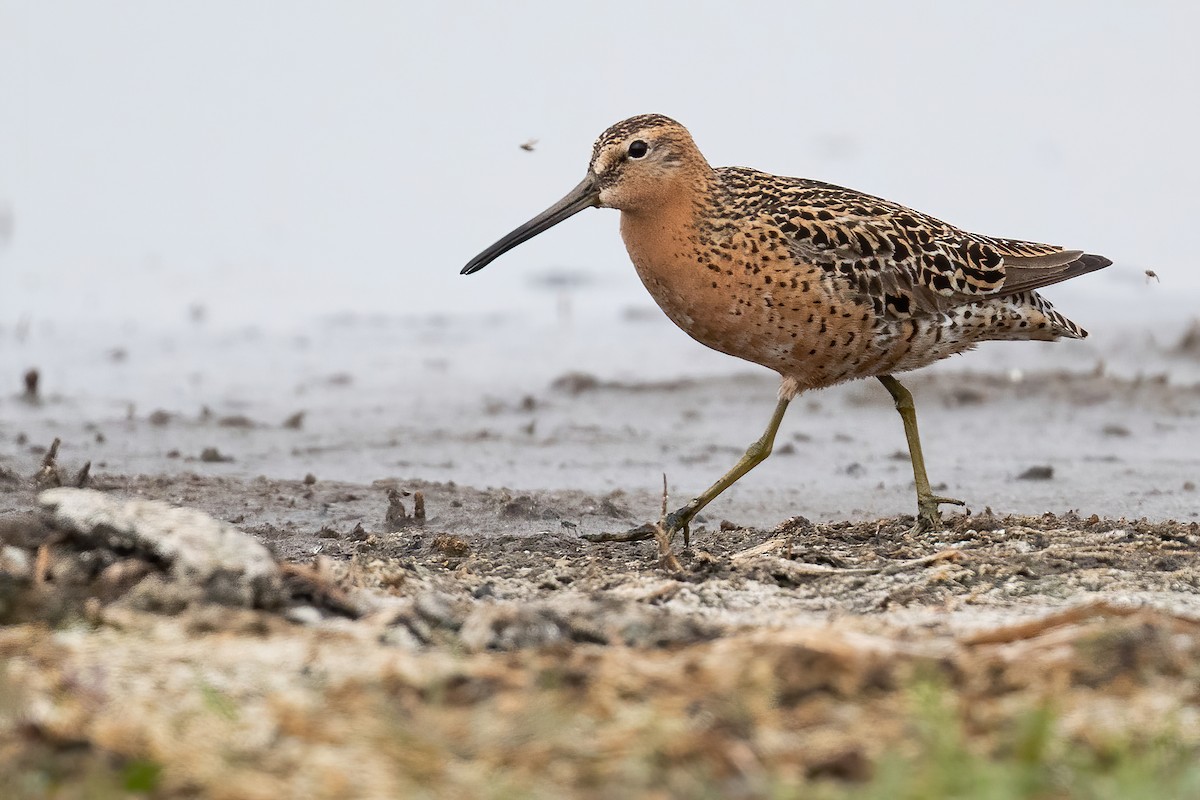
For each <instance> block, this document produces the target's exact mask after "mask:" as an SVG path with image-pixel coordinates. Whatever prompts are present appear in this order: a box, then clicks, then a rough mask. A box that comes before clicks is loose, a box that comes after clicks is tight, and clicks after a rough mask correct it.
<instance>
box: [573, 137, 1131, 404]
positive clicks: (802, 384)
mask: <svg viewBox="0 0 1200 800" xmlns="http://www.w3.org/2000/svg"><path fill="white" fill-rule="evenodd" d="M655 130H664V131H667V132H669V134H670V135H672V136H675V137H677V139H678V140H679V145H678V146H679V147H681V149H683V150H685V151H690V152H688V155H690V156H692V157H693V158H697V159H700V163H699V164H697V166H698V167H699V168H698V169H697V170H696V175H695V177H694V178H693V179H692V184H691V185H690V186H689V190H690V193H691V197H690V198H689V199H690V201H691V206H692V214H691V215H690V218H688V219H685V220H683V221H682V222H683V224H681V225H677V226H676V229H675V230H673V231H671V232H670V233H665V232H663V231H661V230H659V231H653V230H652V231H650V232H645V233H644V232H643V227H644V226H632V227H634V228H635V230H633V231H625V241H626V244H627V245H628V246H629V249H630V253H631V255H632V256H633V259H634V264H635V266H636V267H637V269H638V273H639V274H640V275H641V277H642V280H643V281H644V282H645V284H646V287H647V289H649V291H650V293H651V295H653V296H654V298H655V300H656V301H657V302H658V303H659V305H660V306H662V308H663V310H664V311H665V312H666V313H667V315H668V316H670V317H671V319H672V320H673V321H674V322H675V323H676V324H677V325H679V326H680V327H681V328H683V329H684V330H685V331H687V332H688V333H689V334H691V335H692V336H693V337H694V338H696V339H698V340H699V341H701V342H702V343H704V344H706V345H708V346H709V347H712V348H714V349H717V350H720V351H721V352H724V353H728V354H730V355H733V356H738V357H739V358H744V359H747V360H749V361H753V362H755V363H758V364H762V365H764V366H767V367H770V368H771V369H774V370H776V371H777V372H779V373H780V374H781V375H783V376H784V377H789V378H792V379H794V380H795V381H796V383H797V388H799V389H813V388H819V387H822V386H828V385H831V384H834V383H838V382H840V381H845V380H851V379H854V378H862V377H868V376H873V375H881V374H889V373H893V372H903V371H906V370H911V369H916V368H918V367H922V366H925V365H927V364H929V363H931V362H933V361H936V360H938V359H940V358H944V357H946V356H949V355H952V354H954V353H958V352H961V351H963V350H967V349H970V348H971V347H974V346H975V345H976V344H978V343H979V342H981V341H986V340H989V339H1046V340H1049V339H1057V338H1059V337H1071V338H1082V337H1084V336H1086V335H1087V333H1086V332H1085V331H1084V330H1083V329H1082V328H1080V327H1079V326H1077V325H1076V324H1075V323H1073V322H1071V321H1070V320H1068V319H1067V318H1066V317H1064V316H1062V315H1061V314H1059V313H1058V312H1057V311H1055V310H1054V309H1053V308H1052V307H1051V306H1050V304H1049V303H1048V302H1047V301H1046V300H1045V299H1043V298H1042V297H1040V296H1039V295H1038V294H1037V293H1036V292H1033V291H1032V290H1033V289H1034V288H1036V287H1040V286H1045V285H1048V284H1050V283H1055V282H1058V281H1061V280H1065V279H1067V278H1070V277H1074V276H1075V275H1078V274H1082V273H1083V272H1089V271H1091V270H1094V269H1099V268H1101V267H1103V266H1107V265H1108V264H1109V263H1111V262H1110V261H1109V260H1108V259H1105V258H1101V257H1100V256H1093V255H1086V254H1083V253H1080V252H1079V251H1066V250H1063V249H1062V248H1060V247H1055V246H1052V245H1044V244H1036V243H1033V242H1022V241H1016V240H1011V239H997V238H993V237H987V236H980V235H977V234H972V233H968V232H966V231H962V230H960V229H958V228H955V227H953V226H951V225H948V224H946V223H944V222H941V221H940V220H937V219H934V218H933V217H930V216H927V215H925V214H921V213H918V212H916V211H912V210H911V209H908V208H905V207H904V206H901V205H898V204H896V203H892V202H889V201H887V200H882V199H880V198H877V197H872V196H870V195H866V194H863V193H861V192H856V191H854V190H852V189H845V188H842V187H840V186H833V185H830V184H827V183H821V182H819V181H813V180H806V179H803V178H785V177H780V176H776V175H769V174H767V173H764V172H759V171H757V170H753V169H747V168H745V167H721V168H718V169H711V168H709V167H708V165H707V163H706V162H703V158H702V156H700V154H699V151H698V150H696V149H695V146H694V145H693V144H691V140H690V136H687V134H686V131H683V129H682V128H681V127H680V126H678V124H677V123H675V122H673V121H672V120H669V119H667V118H666V117H661V116H658V115H645V116H642V117H634V118H632V119H630V120H626V121H624V122H621V123H618V124H617V125H615V126H613V127H612V128H610V129H609V130H608V131H606V132H605V133H604V134H603V135H602V136H601V137H600V139H599V141H598V142H597V144H596V148H595V150H594V151H593V153H594V156H593V157H595V153H599V152H602V151H604V150H605V148H612V147H614V146H619V144H620V143H621V142H624V141H625V140H627V139H629V138H630V137H632V136H642V137H649V136H652V135H653V133H652V131H655ZM683 137H686V140H684V138H683ZM689 145H690V147H689ZM623 223H624V220H623ZM624 227H626V226H624V225H623V228H624ZM664 236H667V237H670V240H671V244H672V247H671V248H670V249H671V252H670V254H669V256H667V255H666V254H664V252H663V248H662V247H661V246H658V245H656V244H655V243H647V242H641V241H639V239H641V238H651V237H653V238H661V237H664Z"/></svg>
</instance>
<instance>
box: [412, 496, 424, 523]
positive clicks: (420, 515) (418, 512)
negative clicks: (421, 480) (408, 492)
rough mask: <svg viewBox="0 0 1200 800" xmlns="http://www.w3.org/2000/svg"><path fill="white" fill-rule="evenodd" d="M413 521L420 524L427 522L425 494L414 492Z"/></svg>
mask: <svg viewBox="0 0 1200 800" xmlns="http://www.w3.org/2000/svg"><path fill="white" fill-rule="evenodd" d="M413 519H414V520H415V521H416V522H417V523H418V524H423V523H424V522H425V493H424V492H419V491H418V492H413Z"/></svg>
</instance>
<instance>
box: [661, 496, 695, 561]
mask: <svg viewBox="0 0 1200 800" xmlns="http://www.w3.org/2000/svg"><path fill="white" fill-rule="evenodd" d="M694 516H696V509H694V508H692V504H691V503H688V504H687V505H686V506H684V507H683V508H681V509H679V510H678V511H672V512H671V513H670V514H664V515H663V518H662V519H661V520H660V521H659V523H658V524H659V526H660V527H661V528H662V530H663V533H664V534H666V536H667V538H668V540H670V539H674V538H675V534H676V532H679V533H682V534H683V547H684V549H685V550H686V549H687V548H688V547H690V546H691V544H692V529H691V523H692V517H694Z"/></svg>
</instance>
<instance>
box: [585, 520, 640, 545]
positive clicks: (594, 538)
mask: <svg viewBox="0 0 1200 800" xmlns="http://www.w3.org/2000/svg"><path fill="white" fill-rule="evenodd" d="M655 535H656V532H655V529H654V526H653V525H651V524H650V523H648V522H647V523H646V524H644V525H639V526H637V527H636V528H633V529H631V530H627V531H622V532H620V533H581V534H579V538H580V539H584V540H586V541H589V542H644V541H646V540H647V539H653V538H654V537H655Z"/></svg>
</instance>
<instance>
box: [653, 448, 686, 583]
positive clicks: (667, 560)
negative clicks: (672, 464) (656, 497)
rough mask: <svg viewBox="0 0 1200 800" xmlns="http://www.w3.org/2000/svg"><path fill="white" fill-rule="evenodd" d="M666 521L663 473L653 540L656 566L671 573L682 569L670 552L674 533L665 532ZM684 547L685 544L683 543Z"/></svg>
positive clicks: (665, 484) (665, 481) (665, 483)
mask: <svg viewBox="0 0 1200 800" xmlns="http://www.w3.org/2000/svg"><path fill="white" fill-rule="evenodd" d="M666 519H667V473H665V472H664V473H663V492H662V516H661V517H659V520H658V524H656V525H655V526H654V538H655V539H657V540H658V565H659V566H660V567H662V568H663V569H668V570H670V571H672V572H679V571H680V570H682V569H683V567H681V566H680V565H679V559H677V558H675V553H673V552H672V551H671V538H672V536H673V534H674V531H667V529H666V527H665V524H664V523H665V522H666ZM685 546H686V543H685Z"/></svg>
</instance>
